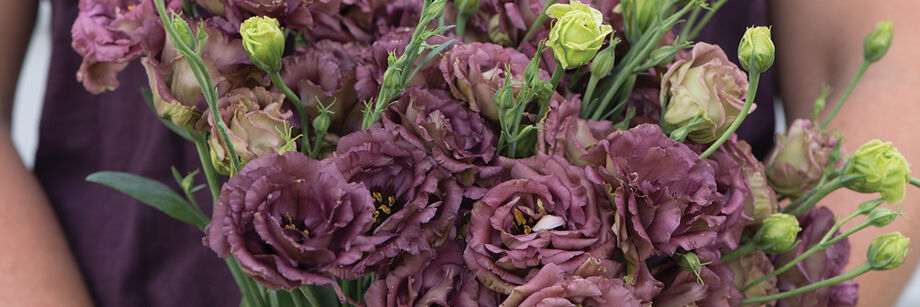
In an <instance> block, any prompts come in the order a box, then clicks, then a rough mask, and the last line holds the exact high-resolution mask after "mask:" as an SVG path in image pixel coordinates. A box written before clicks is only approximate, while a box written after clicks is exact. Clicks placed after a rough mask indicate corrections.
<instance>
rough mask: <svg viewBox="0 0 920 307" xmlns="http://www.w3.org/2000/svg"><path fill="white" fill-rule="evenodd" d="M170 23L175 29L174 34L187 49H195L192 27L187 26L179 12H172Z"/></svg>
mask: <svg viewBox="0 0 920 307" xmlns="http://www.w3.org/2000/svg"><path fill="white" fill-rule="evenodd" d="M172 24H173V28H175V29H176V36H178V37H176V39H177V40H179V41H180V42H181V44H184V45H185V46H186V47H188V48H189V49H195V34H192V28H190V27H189V26H188V22H185V19H183V18H182V16H180V15H179V14H173V15H172Z"/></svg>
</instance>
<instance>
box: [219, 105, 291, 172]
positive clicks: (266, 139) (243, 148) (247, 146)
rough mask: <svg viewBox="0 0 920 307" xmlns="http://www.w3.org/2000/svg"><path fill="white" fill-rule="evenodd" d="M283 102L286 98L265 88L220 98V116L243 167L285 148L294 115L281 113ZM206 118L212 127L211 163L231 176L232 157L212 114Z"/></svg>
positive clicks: (289, 112) (287, 111) (286, 112)
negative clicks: (282, 135)
mask: <svg viewBox="0 0 920 307" xmlns="http://www.w3.org/2000/svg"><path fill="white" fill-rule="evenodd" d="M283 101H284V95H282V94H279V93H272V92H269V91H268V90H266V89H265V88H263V87H256V88H253V89H248V88H238V89H234V90H231V91H230V92H229V93H227V95H226V96H224V97H221V98H220V100H219V101H218V103H217V107H218V113H219V114H220V117H221V119H222V120H223V121H224V123H225V124H226V125H227V134H228V136H229V137H230V143H232V144H233V148H234V149H236V154H237V155H238V156H239V158H240V163H242V164H246V163H247V162H249V161H251V160H253V159H256V158H258V157H264V156H268V155H272V154H275V153H277V152H278V149H279V148H281V146H283V145H284V144H285V141H284V139H283V138H282V137H281V134H282V133H286V131H285V129H286V128H289V127H291V126H290V125H289V124H288V121H289V120H290V118H291V116H292V115H293V113H291V111H290V110H285V111H282V110H281V103H282V102H283ZM206 117H207V120H208V124H209V125H210V127H211V135H210V137H209V138H208V144H209V145H211V146H210V147H211V163H213V164H214V169H215V170H217V172H218V173H221V174H224V175H227V174H230V168H231V162H230V153H229V152H228V150H227V148H226V144H224V141H223V138H221V135H220V133H219V132H218V131H217V125H216V122H215V121H214V118H213V117H212V116H211V113H210V112H209V113H207V116H206Z"/></svg>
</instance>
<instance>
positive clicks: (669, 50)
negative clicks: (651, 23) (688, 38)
mask: <svg viewBox="0 0 920 307" xmlns="http://www.w3.org/2000/svg"><path fill="white" fill-rule="evenodd" d="M683 49H684V48H683V46H674V45H667V46H662V47H661V48H658V49H655V50H654V51H652V53H651V54H649V61H648V62H649V63H650V64H651V65H653V66H664V65H666V64H668V63H671V61H673V60H674V56H675V55H677V52H678V51H681V50H683Z"/></svg>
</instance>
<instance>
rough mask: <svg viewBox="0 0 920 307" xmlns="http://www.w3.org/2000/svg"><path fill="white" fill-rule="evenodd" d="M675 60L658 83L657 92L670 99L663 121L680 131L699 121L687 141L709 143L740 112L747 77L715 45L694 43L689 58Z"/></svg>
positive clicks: (717, 136)
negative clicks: (659, 87)
mask: <svg viewBox="0 0 920 307" xmlns="http://www.w3.org/2000/svg"><path fill="white" fill-rule="evenodd" d="M678 56H680V58H677V59H676V60H675V61H674V63H672V64H671V66H670V67H669V69H668V72H667V73H666V74H665V75H664V77H662V79H661V91H662V92H663V93H664V94H666V95H668V96H670V97H671V98H670V100H669V101H668V103H667V110H666V111H665V113H664V121H665V122H667V123H668V124H671V125H673V126H675V127H684V126H687V125H689V124H690V123H691V122H693V121H694V119H697V120H701V121H702V123H701V124H698V125H696V126H694V127H693V128H692V129H691V130H690V134H689V135H688V136H687V137H688V138H689V139H690V140H692V141H694V142H696V143H700V144H707V143H711V142H712V141H715V140H716V139H717V138H719V136H721V135H722V133H723V132H725V130H726V129H728V126H729V125H731V123H732V122H733V121H734V120H735V118H736V117H738V113H740V112H741V108H742V106H744V98H745V97H747V87H748V82H747V75H746V74H745V73H744V72H743V71H741V69H738V66H735V64H733V63H732V62H730V61H729V60H728V57H727V56H726V55H725V52H723V51H722V49H721V48H719V46H716V45H710V44H707V43H697V44H696V45H695V46H693V50H692V51H691V52H690V54H689V57H687V55H686V54H679V55H678ZM751 112H753V108H752V109H751Z"/></svg>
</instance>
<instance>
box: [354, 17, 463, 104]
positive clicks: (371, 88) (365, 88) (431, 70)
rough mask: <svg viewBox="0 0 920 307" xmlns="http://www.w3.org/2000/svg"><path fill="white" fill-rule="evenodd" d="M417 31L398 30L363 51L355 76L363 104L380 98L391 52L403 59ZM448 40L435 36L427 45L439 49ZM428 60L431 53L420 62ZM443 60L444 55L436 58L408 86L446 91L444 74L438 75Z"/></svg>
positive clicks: (406, 28)
mask: <svg viewBox="0 0 920 307" xmlns="http://www.w3.org/2000/svg"><path fill="white" fill-rule="evenodd" d="M413 31H414V29H413V28H408V27H402V28H397V29H395V30H393V31H391V32H389V33H387V34H385V35H383V36H382V37H380V39H378V40H377V41H374V44H373V45H371V46H369V47H367V48H364V49H363V50H362V51H361V61H360V63H359V64H358V67H357V70H356V72H355V74H356V75H357V79H358V81H357V82H356V83H355V91H357V94H358V100H359V101H368V100H372V99H376V98H377V94H378V93H379V92H380V84H381V82H382V81H383V73H384V71H386V69H387V66H388V65H389V63H388V62H387V58H388V57H389V55H390V53H391V52H392V53H394V54H395V55H396V56H397V57H399V56H401V55H402V54H403V53H404V52H405V51H406V45H408V44H409V41H410V40H411V39H412V33H413ZM448 40H450V39H449V38H446V37H439V36H434V37H431V38H429V39H428V40H427V41H426V43H427V44H430V45H438V44H443V43H445V42H447V41H448ZM425 56H427V52H426V53H424V54H423V55H422V56H421V57H420V58H424V57H425ZM441 57H443V54H439V55H437V56H435V57H434V58H432V59H431V61H429V62H428V63H427V64H425V66H424V67H422V68H421V69H419V72H418V74H416V75H415V77H414V78H413V79H412V80H410V81H409V84H408V86H424V87H429V88H442V87H443V86H444V79H443V78H442V77H441V72H440V71H438V67H437V65H438V64H437V63H438V62H439V61H440V59H441Z"/></svg>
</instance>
